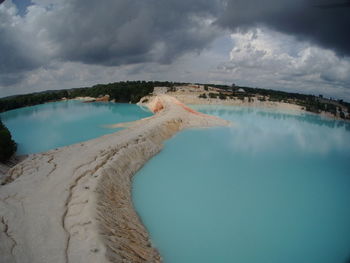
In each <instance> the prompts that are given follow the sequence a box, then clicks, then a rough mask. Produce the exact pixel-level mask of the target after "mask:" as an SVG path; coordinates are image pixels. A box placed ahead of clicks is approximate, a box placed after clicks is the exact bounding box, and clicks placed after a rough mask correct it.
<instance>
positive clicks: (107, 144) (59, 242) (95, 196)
mask: <svg viewBox="0 0 350 263" xmlns="http://www.w3.org/2000/svg"><path fill="white" fill-rule="evenodd" d="M150 101H151V103H149V105H148V106H149V107H150V108H151V109H152V110H153V111H155V112H157V113H156V114H155V115H154V116H152V117H150V118H146V119H143V120H139V121H136V122H133V123H128V124H127V125H126V126H127V127H128V128H127V129H125V130H122V131H119V132H117V133H114V134H110V135H106V136H103V137H100V138H97V139H94V140H90V141H87V142H84V143H79V144H75V145H71V146H67V147H62V148H59V149H57V150H52V151H49V152H46V153H41V154H35V155H30V156H29V157H28V158H27V159H26V160H24V161H23V162H21V163H20V164H18V165H16V166H15V167H14V168H12V169H11V170H10V171H9V172H8V175H7V177H6V178H4V183H6V184H5V185H3V186H0V262H3V263H12V262H21V263H26V262H28V263H29V262H31V263H34V262H35V263H41V262H43V263H44V262H45V263H48V262H84V263H89V262H91V263H92V262H94V263H95V262H160V261H161V258H160V255H159V253H158V251H157V250H156V249H155V248H153V247H152V246H151V243H150V240H149V236H148V233H147V231H146V230H145V228H144V226H143V225H142V224H141V222H140V220H139V218H138V216H137V214H136V212H135V211H134V208H133V205H132V200H131V183H132V182H131V179H132V176H133V175H134V174H135V173H136V172H137V171H138V170H139V169H140V168H141V167H142V166H143V164H144V163H145V162H146V161H147V160H148V159H150V158H151V157H152V156H154V155H155V154H157V153H158V152H159V151H160V150H161V148H162V142H163V141H164V140H166V139H168V138H169V137H171V136H172V135H174V134H175V133H176V132H178V131H180V130H182V129H184V128H188V127H207V126H215V125H229V123H228V122H227V121H225V120H222V119H219V118H216V117H212V116H208V115H204V114H200V113H197V112H195V111H192V110H191V109H189V108H186V107H185V106H184V105H182V104H181V103H180V102H179V101H177V100H176V99H174V98H172V97H170V96H168V95H159V96H156V97H153V98H151V100H150Z"/></svg>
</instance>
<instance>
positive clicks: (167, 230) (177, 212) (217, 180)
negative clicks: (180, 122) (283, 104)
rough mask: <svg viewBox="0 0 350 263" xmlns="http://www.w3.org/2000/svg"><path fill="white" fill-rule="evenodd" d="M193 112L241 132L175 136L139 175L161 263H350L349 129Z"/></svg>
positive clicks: (246, 113)
mask: <svg viewBox="0 0 350 263" xmlns="http://www.w3.org/2000/svg"><path fill="white" fill-rule="evenodd" d="M196 108H197V109H198V110H200V111H202V112H205V113H209V114H214V115H217V116H220V117H222V118H225V119H228V120H231V121H233V122H235V124H236V125H235V126H233V127H230V128H210V129H196V130H186V131H184V132H181V133H179V134H177V135H176V136H175V137H174V138H172V139H170V140H169V141H167V142H166V143H165V147H164V149H163V151H162V152H161V153H160V154H158V155H157V156H155V157H154V158H152V160H151V161H150V162H148V163H147V164H146V165H145V166H144V167H143V168H142V169H141V170H140V171H139V172H138V173H137V175H136V176H135V177H134V184H133V200H134V205H135V207H136V210H137V211H138V213H139V215H140V217H141V219H142V221H143V223H144V224H145V226H146V227H147V229H148V230H149V232H150V234H151V238H152V241H153V243H154V245H155V246H156V247H157V248H158V249H159V251H160V253H161V255H162V256H163V258H164V262H165V263H186V262H200V263H205V262H210V263H212V262H219V263H220V262H235V263H296V262H297V263H345V262H349V260H350V126H349V124H345V123H344V122H335V121H326V120H323V119H320V118H319V117H318V116H315V115H291V114H287V113H278V112H274V111H264V110H259V109H247V108H239V107H215V106H198V107H196Z"/></svg>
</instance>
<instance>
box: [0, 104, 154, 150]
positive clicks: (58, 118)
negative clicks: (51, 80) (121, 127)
mask: <svg viewBox="0 0 350 263" xmlns="http://www.w3.org/2000/svg"><path fill="white" fill-rule="evenodd" d="M150 115H151V113H150V112H147V111H145V110H143V109H141V108H140V107H139V106H137V105H134V104H126V103H104V102H99V103H82V102H80V101H73V100H71V101H62V102H52V103H46V104H41V105H36V106H32V107H25V108H20V109H16V110H11V111H8V112H4V113H1V114H0V117H1V119H2V120H3V122H4V123H5V124H6V126H7V127H8V128H9V130H10V131H11V133H12V136H13V138H14V140H15V141H16V142H17V143H18V151H17V152H18V154H28V153H37V152H42V151H47V150H50V149H54V148H56V147H60V146H66V145H70V144H74V143H78V142H82V141H86V140H89V139H93V138H97V137H99V136H102V135H105V134H108V133H113V132H115V131H117V130H118V129H110V128H105V127H104V126H105V125H108V124H114V123H120V122H128V121H134V120H138V119H141V118H145V117H148V116H150Z"/></svg>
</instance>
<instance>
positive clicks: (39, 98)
mask: <svg viewBox="0 0 350 263" xmlns="http://www.w3.org/2000/svg"><path fill="white" fill-rule="evenodd" d="M186 84H189V83H178V82H169V81H163V82H162V81H125V82H124V81H123V82H115V83H109V84H98V85H94V86H92V87H84V88H74V89H64V90H54V91H43V92H37V93H31V94H26V95H16V96H10V97H5V98H1V99H0V112H4V111H8V110H12V109H17V108H20V107H25V106H32V105H37V104H41V103H45V102H50V101H56V100H60V99H62V98H67V99H72V98H75V97H86V96H88V97H95V98H97V97H99V96H101V95H102V96H103V95H106V94H108V95H109V96H110V99H111V100H115V101H116V102H131V103H137V102H138V101H139V100H140V99H141V98H142V97H143V96H146V95H148V94H150V93H151V92H152V91H153V88H154V87H157V86H162V87H170V88H171V87H173V86H178V85H186ZM196 84H198V85H204V86H205V87H208V86H210V87H215V88H219V89H221V90H222V93H220V94H219V95H217V94H214V93H213V94H209V95H212V96H218V97H219V98H220V99H226V97H227V96H229V97H238V98H240V99H244V97H248V99H249V98H250V97H253V96H256V95H260V96H263V97H268V100H269V101H279V102H288V103H293V104H297V105H300V106H302V107H304V109H305V110H306V111H310V112H314V113H319V112H320V111H326V112H330V113H332V114H333V115H337V116H339V117H341V118H346V114H345V112H344V111H347V112H348V113H350V103H348V102H345V101H343V100H334V99H326V98H323V96H322V95H319V96H315V95H305V94H300V93H292V92H284V91H278V90H272V89H259V88H250V87H242V86H236V85H234V84H233V85H232V86H228V85H215V84H200V83H196ZM240 88H242V89H244V91H245V92H244V93H239V92H237V91H238V90H239V89H240ZM261 100H264V98H263V99H261ZM249 101H250V100H249Z"/></svg>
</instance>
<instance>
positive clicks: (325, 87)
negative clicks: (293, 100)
mask: <svg viewBox="0 0 350 263" xmlns="http://www.w3.org/2000/svg"><path fill="white" fill-rule="evenodd" d="M0 2H2V3H1V4H0V97H3V96H7V95H12V94H20V93H30V92H34V91H40V90H48V89H62V88H75V87H82V86H90V85H93V84H96V83H108V82H114V81H121V80H169V81H184V82H202V83H218V84H232V83H236V84H238V85H248V86H252V87H260V88H272V89H280V90H286V91H295V92H303V93H308V94H316V95H318V94H324V95H326V96H332V97H335V98H343V99H346V100H348V101H350V34H349V28H350V1H349V0H293V1H290V0H264V1H260V0H142V1H140V0H103V1H94V0H5V1H4V0H0Z"/></svg>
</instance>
